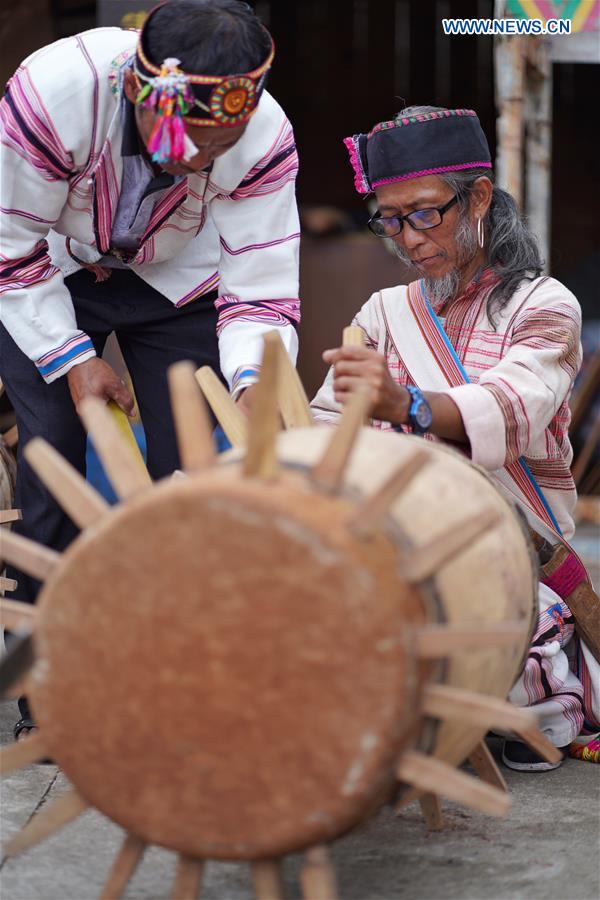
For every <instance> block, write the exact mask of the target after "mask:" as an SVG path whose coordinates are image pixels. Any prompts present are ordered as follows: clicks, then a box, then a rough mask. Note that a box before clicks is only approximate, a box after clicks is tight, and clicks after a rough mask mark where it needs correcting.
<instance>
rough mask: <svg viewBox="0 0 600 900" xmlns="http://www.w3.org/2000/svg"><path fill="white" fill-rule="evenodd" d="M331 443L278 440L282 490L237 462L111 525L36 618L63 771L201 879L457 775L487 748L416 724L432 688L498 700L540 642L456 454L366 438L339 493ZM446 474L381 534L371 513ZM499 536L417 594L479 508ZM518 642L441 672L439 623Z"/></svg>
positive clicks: (97, 531) (36, 684) (50, 586)
mask: <svg viewBox="0 0 600 900" xmlns="http://www.w3.org/2000/svg"><path fill="white" fill-rule="evenodd" d="M331 436H332V431H331V430H330V429H329V428H324V427H323V428H321V427H315V428H309V429H302V430H294V431H289V432H285V433H282V434H281V435H280V436H279V438H278V444H277V456H278V460H279V467H280V468H279V472H278V474H277V475H276V476H275V477H274V478H272V479H270V480H261V479H257V478H247V477H246V476H245V475H244V471H243V460H242V459H241V458H240V454H236V453H235V452H231V453H228V454H225V455H224V456H223V457H221V458H220V464H219V465H218V466H217V467H216V468H212V469H210V470H208V471H206V472H204V473H202V472H201V473H198V474H196V475H193V476H190V477H188V478H181V479H172V480H168V481H164V482H162V483H160V484H158V485H155V486H153V487H151V488H148V489H147V490H145V491H142V492H141V493H140V494H139V495H137V496H135V497H133V498H131V499H129V500H127V502H125V503H123V504H121V505H120V506H119V507H116V508H113V509H111V510H110V511H109V512H107V513H106V514H105V515H104V517H102V518H101V519H100V520H99V521H98V522H97V524H96V525H93V526H91V527H90V528H88V529H87V530H86V531H85V532H84V533H83V534H82V535H81V536H80V537H79V538H78V539H77V540H76V541H75V542H74V543H73V544H72V545H71V546H70V547H69V548H68V550H67V551H66V552H65V554H64V555H63V557H62V559H61V561H60V563H59V564H58V566H57V567H56V569H55V570H54V571H53V573H52V575H51V577H50V578H49V579H48V581H47V582H46V584H45V586H44V588H43V590H42V593H41V595H40V598H39V602H38V608H39V620H38V625H37V628H36V652H37V655H38V660H37V663H36V664H35V666H34V668H33V670H32V674H31V681H30V684H31V690H30V700H31V703H32V706H33V711H34V714H35V717H36V719H37V721H38V722H39V724H40V728H41V732H42V733H43V735H44V742H45V746H46V747H47V748H48V752H49V754H50V755H51V756H52V757H53V758H54V759H56V761H57V762H58V764H59V765H60V766H61V768H62V769H63V770H64V772H65V774H66V775H67V777H68V778H69V779H70V780H71V782H72V783H73V785H74V786H75V788H76V789H77V791H78V792H79V793H80V794H81V795H82V797H83V798H84V799H85V800H86V801H87V802H88V803H90V804H91V805H93V806H95V807H96V808H98V809H100V810H101V811H102V812H104V813H105V814H106V815H108V816H109V817H110V818H112V819H113V820H114V821H116V822H118V823H119V824H120V825H122V826H123V827H124V828H126V829H127V830H128V831H129V832H131V833H133V834H135V835H137V836H139V837H140V838H142V839H143V840H144V841H146V842H148V843H155V844H160V845H162V846H165V847H169V848H171V849H174V850H178V851H180V852H182V853H185V854H186V855H189V856H193V857H201V858H213V859H215V858H221V859H261V858H269V857H275V856H279V855H281V854H283V853H286V852H290V851H294V850H299V849H302V848H304V847H308V846H311V845H314V844H316V843H319V842H323V841H328V840H332V839H333V838H335V837H337V836H339V835H340V834H341V833H343V832H344V831H346V830H348V829H349V828H351V827H353V826H354V825H356V824H358V823H359V822H361V821H362V820H364V819H365V817H366V816H368V815H369V814H370V813H371V812H372V811H373V810H374V809H376V808H377V806H378V805H379V804H381V803H382V802H384V801H386V800H388V799H390V798H391V797H392V796H393V794H394V792H395V790H396V789H397V780H396V775H395V772H396V766H397V763H398V760H399V759H400V758H401V756H402V754H403V753H404V752H405V751H407V750H414V749H422V750H425V751H426V752H430V753H433V754H435V755H436V756H439V757H440V758H441V759H444V760H447V761H448V762H450V763H460V762H462V760H463V759H464V758H465V757H466V755H467V754H468V753H469V752H470V751H471V749H472V748H473V747H474V745H475V744H476V743H477V742H478V741H479V740H480V739H481V737H482V736H483V731H484V729H481V728H477V727H464V726H461V727H456V728H455V727H451V726H449V725H447V724H445V725H443V726H437V725H436V723H434V722H433V721H431V720H426V719H425V718H424V717H423V715H422V714H421V712H420V697H421V692H422V689H423V685H424V684H425V683H426V681H427V680H435V681H439V682H441V683H444V684H449V685H454V686H457V687H464V688H469V689H471V690H477V691H480V692H483V693H488V694H491V695H493V696H499V697H504V696H505V695H506V694H507V692H508V690H509V689H510V687H511V685H512V683H513V681H514V679H515V678H516V675H517V674H518V667H519V663H520V660H521V659H522V658H523V656H524V653H525V651H526V648H527V645H528V639H529V634H530V630H531V622H532V617H533V614H534V605H535V603H534V601H535V591H534V576H533V568H532V561H531V557H530V554H529V548H528V544H527V541H526V539H525V537H524V534H523V531H522V529H521V526H520V523H519V520H518V518H517V517H516V516H515V514H514V512H513V510H512V509H511V508H510V506H509V505H508V503H507V502H506V501H505V500H504V499H503V498H502V497H501V496H500V495H499V494H498V493H497V491H496V489H495V488H494V487H493V486H492V484H491V483H490V482H489V481H488V479H487V478H486V477H485V476H484V475H482V474H481V473H480V472H479V471H478V470H476V469H474V468H473V467H472V466H470V465H469V464H468V463H467V462H465V461H464V460H463V459H461V458H460V457H458V456H457V455H456V454H453V453H449V452H447V451H445V450H443V449H440V448H439V447H437V446H435V445H433V444H429V443H427V442H424V441H422V440H419V439H417V438H409V437H403V436H398V435H392V434H385V433H382V432H377V431H374V430H372V429H367V428H365V429H362V431H361V433H360V435H359V438H358V440H357V442H356V444H355V446H354V448H353V451H352V455H351V458H350V462H349V466H348V469H347V472H346V476H345V480H344V484H343V486H342V488H341V490H340V491H339V492H328V491H325V490H323V488H322V487H319V484H318V483H317V481H316V479H315V477H314V472H313V467H314V466H315V464H316V463H317V462H318V460H319V459H320V458H321V457H322V454H323V452H324V450H325V448H326V446H327V444H328V442H329V441H330V440H331ZM416 450H424V451H425V452H426V453H427V454H428V456H429V457H430V459H428V460H427V463H426V464H425V465H424V466H423V467H422V468H421V469H420V470H419V471H418V472H417V474H416V475H415V477H414V478H413V479H412V481H410V483H409V484H408V486H406V487H405V488H404V490H402V492H401V493H400V494H399V495H398V496H397V497H396V499H395V500H394V502H393V503H392V504H391V506H390V507H389V509H388V512H387V514H386V516H385V518H384V520H383V521H382V522H381V523H380V524H379V525H378V526H377V527H376V528H375V529H374V530H372V531H371V532H370V533H368V534H365V533H364V531H361V529H360V525H361V516H362V513H363V510H364V509H365V503H366V502H368V500H369V498H371V497H372V495H373V494H374V492H376V491H377V490H378V489H379V488H380V487H381V486H382V485H383V484H384V483H385V482H386V480H387V479H388V478H390V477H391V476H392V475H393V474H394V472H395V471H396V470H398V469H399V468H401V467H402V466H404V465H405V464H407V463H408V462H409V460H410V458H411V457H412V456H413V454H414V453H415V451H416ZM490 508H492V509H494V510H496V511H497V516H496V517H495V521H494V525H493V526H492V527H490V528H488V529H487V530H486V531H485V532H484V533H483V534H481V535H480V536H479V537H478V538H477V539H475V540H473V541H472V542H471V543H470V544H469V545H468V546H466V547H464V548H462V549H461V550H460V551H459V552H457V553H456V554H455V555H454V556H453V557H452V559H450V560H448V561H447V562H446V563H445V564H444V565H443V566H441V567H439V569H438V571H436V572H434V573H433V574H432V575H431V576H430V577H428V578H427V579H426V580H425V581H423V582H422V583H419V584H415V583H409V582H408V581H407V579H406V577H404V576H403V565H406V562H407V560H409V561H410V558H411V554H412V553H415V552H416V551H417V550H418V549H419V548H421V547H425V546H427V545H428V544H429V542H430V541H432V540H435V539H436V538H437V537H443V536H444V535H446V534H448V533H452V532H453V531H455V530H457V529H460V528H461V527H462V526H463V525H464V522H465V520H467V521H468V520H469V519H470V518H471V517H473V516H476V515H478V513H480V512H481V511H482V510H486V509H490ZM507 620H510V621H511V622H519V623H521V624H522V633H521V635H520V637H519V638H518V639H516V640H515V641H514V644H513V645H512V646H508V647H504V648H502V649H492V650H490V649H487V650H485V649H481V650H477V651H474V652H469V653H465V654H463V655H462V656H460V657H456V656H453V657H452V658H448V659H447V660H444V661H442V662H441V663H437V664H435V666H434V665H432V664H431V663H427V664H424V663H423V662H420V661H419V659H418V658H417V654H416V650H415V647H416V636H417V632H418V631H419V629H421V628H423V626H425V625H427V624H428V623H440V624H443V623H450V624H452V623H460V622H468V623H477V622H479V623H482V624H492V623H494V622H505V621H507Z"/></svg>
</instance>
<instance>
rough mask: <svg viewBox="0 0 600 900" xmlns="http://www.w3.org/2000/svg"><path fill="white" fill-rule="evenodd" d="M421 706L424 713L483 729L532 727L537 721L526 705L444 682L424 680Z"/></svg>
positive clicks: (508, 729)
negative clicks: (426, 681)
mask: <svg viewBox="0 0 600 900" xmlns="http://www.w3.org/2000/svg"><path fill="white" fill-rule="evenodd" d="M422 709H423V712H424V713H425V715H427V716H433V717H434V718H436V719H442V720H446V719H449V720H450V721H459V722H463V723H464V724H465V725H477V726H481V728H485V729H486V731H487V730H489V729H498V730H500V731H511V730H516V729H519V728H523V729H529V728H535V725H536V722H537V719H536V717H535V715H534V713H533V712H532V711H531V710H529V709H523V708H522V707H519V706H513V704H512V703H508V702H507V701H506V700H501V699H500V698H499V697H490V696H488V695H487V694H477V693H475V691H467V690H464V689H463V688H457V687H454V686H452V685H447V684H428V685H427V687H426V688H425V689H424V691H423V700H422Z"/></svg>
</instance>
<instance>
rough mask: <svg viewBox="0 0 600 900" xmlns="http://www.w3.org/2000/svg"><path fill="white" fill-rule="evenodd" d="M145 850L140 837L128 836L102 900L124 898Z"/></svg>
mask: <svg viewBox="0 0 600 900" xmlns="http://www.w3.org/2000/svg"><path fill="white" fill-rule="evenodd" d="M145 849H146V844H145V843H144V842H143V841H141V840H140V839H139V838H138V837H136V836H135V835H134V834H128V835H127V837H126V838H125V840H124V841H123V844H122V846H121V849H120V850H119V855H118V856H117V858H116V859H115V861H114V863H113V867H112V869H111V870H110V873H109V876H108V878H107V880H106V884H105V885H104V888H103V890H102V893H101V895H100V900H119V898H120V897H122V896H123V894H124V892H125V888H126V887H127V885H128V884H129V881H130V879H131V876H132V875H133V873H134V872H135V870H136V869H137V867H138V865H139V863H140V860H141V859H142V856H143V855H144V850H145Z"/></svg>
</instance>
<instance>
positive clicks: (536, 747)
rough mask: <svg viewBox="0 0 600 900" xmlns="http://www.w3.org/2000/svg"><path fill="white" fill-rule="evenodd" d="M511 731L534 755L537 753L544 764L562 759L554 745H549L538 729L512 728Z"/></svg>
mask: <svg viewBox="0 0 600 900" xmlns="http://www.w3.org/2000/svg"><path fill="white" fill-rule="evenodd" d="M513 731H514V732H515V734H516V735H517V737H518V738H520V739H521V740H522V741H525V743H526V744H527V746H528V747H529V748H530V749H531V750H533V752H534V753H537V754H538V756H541V757H542V759H545V760H546V762H549V763H557V762H560V761H561V759H562V753H561V752H560V750H559V749H558V747H555V746H554V744H552V743H550V741H549V740H548V738H547V737H546V736H545V734H543V733H542V732H541V731H540V730H539V728H535V727H533V728H513Z"/></svg>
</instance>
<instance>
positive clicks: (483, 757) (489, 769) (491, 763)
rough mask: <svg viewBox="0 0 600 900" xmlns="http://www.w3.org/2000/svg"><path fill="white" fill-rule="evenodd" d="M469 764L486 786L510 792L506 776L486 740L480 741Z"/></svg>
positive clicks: (470, 757) (472, 751)
mask: <svg viewBox="0 0 600 900" xmlns="http://www.w3.org/2000/svg"><path fill="white" fill-rule="evenodd" d="M469 763H470V765H471V766H473V768H474V769H475V771H476V772H477V774H478V775H479V777H480V778H481V779H482V781H485V783H486V784H491V785H492V786H493V787H496V788H498V790H500V791H507V790H508V787H507V785H506V781H505V780H504V776H503V774H502V772H501V771H500V769H499V768H498V766H497V765H496V760H495V759H494V757H493V756H492V754H491V753H490V751H489V748H488V745H487V744H486V742H485V741H484V740H482V741H479V743H478V744H477V746H476V747H474V748H473V750H471V752H470V753H469Z"/></svg>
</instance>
